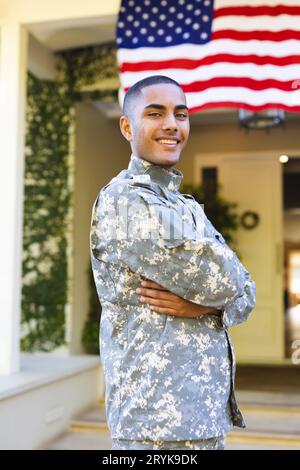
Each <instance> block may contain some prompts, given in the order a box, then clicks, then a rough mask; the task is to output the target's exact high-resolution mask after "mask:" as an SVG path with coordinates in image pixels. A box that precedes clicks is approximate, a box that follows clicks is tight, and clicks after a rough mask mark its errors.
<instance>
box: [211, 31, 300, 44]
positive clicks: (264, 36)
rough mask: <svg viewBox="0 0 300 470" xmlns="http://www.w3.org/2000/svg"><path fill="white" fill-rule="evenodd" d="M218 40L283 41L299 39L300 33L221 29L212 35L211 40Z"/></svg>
mask: <svg viewBox="0 0 300 470" xmlns="http://www.w3.org/2000/svg"><path fill="white" fill-rule="evenodd" d="M218 39H236V40H238V41H250V40H251V39H258V40H260V41H274V42H277V41H284V40H286V39H297V40H299V39H300V31H293V30H290V29H285V30H282V31H267V30H254V31H236V30H234V29H222V30H219V31H214V32H213V33H212V40H214V41H216V40H218Z"/></svg>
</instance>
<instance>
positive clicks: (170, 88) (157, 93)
mask: <svg viewBox="0 0 300 470" xmlns="http://www.w3.org/2000/svg"><path fill="white" fill-rule="evenodd" d="M133 108H134V109H133V110H132V113H131V115H130V117H129V119H128V118H127V117H126V116H122V117H121V120H120V127H121V131H122V134H123V135H124V137H125V138H126V139H127V140H128V141H129V142H130V144H131V149H132V152H133V154H134V155H135V156H136V157H140V158H143V159H144V160H147V161H149V162H151V163H155V164H157V165H161V166H165V167H168V168H172V167H173V166H175V165H176V163H177V162H178V161H179V159H180V154H181V151H182V149H183V148H184V147H185V145H186V143H187V140H188V136H189V130H190V124H189V115H188V108H187V105H186V99H185V95H184V93H183V91H182V90H181V89H180V88H179V87H177V86H176V85H172V84H168V83H161V84H157V85H151V86H148V87H146V88H143V89H142V91H141V94H140V95H139V96H138V97H137V98H136V100H135V101H134V105H133Z"/></svg>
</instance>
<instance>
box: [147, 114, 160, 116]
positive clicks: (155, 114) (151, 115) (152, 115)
mask: <svg viewBox="0 0 300 470" xmlns="http://www.w3.org/2000/svg"><path fill="white" fill-rule="evenodd" d="M148 116H160V113H149V114H148Z"/></svg>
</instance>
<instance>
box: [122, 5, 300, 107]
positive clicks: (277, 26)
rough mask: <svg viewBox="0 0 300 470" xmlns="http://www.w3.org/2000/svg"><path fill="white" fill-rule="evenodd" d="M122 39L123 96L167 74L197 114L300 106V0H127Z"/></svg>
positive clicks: (123, 17) (123, 13)
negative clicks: (142, 81) (142, 82)
mask: <svg viewBox="0 0 300 470" xmlns="http://www.w3.org/2000/svg"><path fill="white" fill-rule="evenodd" d="M116 42H117V47H118V52H117V57H118V63H119V69H120V80H121V93H120V96H121V101H122V97H123V96H124V93H125V92H126V91H127V90H128V89H129V88H130V87H131V86H132V85H133V84H134V83H135V82H137V81H138V80H140V79H142V78H145V77H147V76H150V75H167V76H169V77H171V78H173V79H175V80H176V81H177V82H179V83H180V84H181V86H182V88H183V90H184V92H185V93H186V96H187V102H188V106H189V108H190V112H195V111H198V110H202V109H208V108H226V107H230V108H244V109H248V110H252V111H262V110H265V109H270V108H273V109H274V108H277V109H283V110H287V111H293V112H300V0H278V1H276V0H265V1H263V0H250V1H248V2H245V1H243V0H214V1H213V0H177V1H175V0H122V3H121V7H120V12H119V16H118V21H117V30H116Z"/></svg>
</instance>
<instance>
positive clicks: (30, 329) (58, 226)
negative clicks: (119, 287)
mask: <svg viewBox="0 0 300 470" xmlns="http://www.w3.org/2000/svg"><path fill="white" fill-rule="evenodd" d="M71 122H72V113H71V101H70V99H69V96H68V94H67V93H66V92H65V89H64V88H63V87H61V86H60V84H59V83H56V82H53V81H44V80H38V79H37V78H35V77H34V76H33V75H32V74H28V96H27V108H26V148H25V175H24V179H25V181H24V229H23V265H22V270H23V272H22V276H23V279H22V281H23V285H22V318H21V348H22V350H26V351H36V350H40V351H51V350H52V349H54V348H56V347H57V346H60V345H62V344H64V337H65V306H66V304H67V294H68V274H67V267H68V265H67V262H68V260H67V237H66V233H67V215H68V209H69V204H70V190H69V187H68V177H69V167H68V156H69V130H70V125H71Z"/></svg>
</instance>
